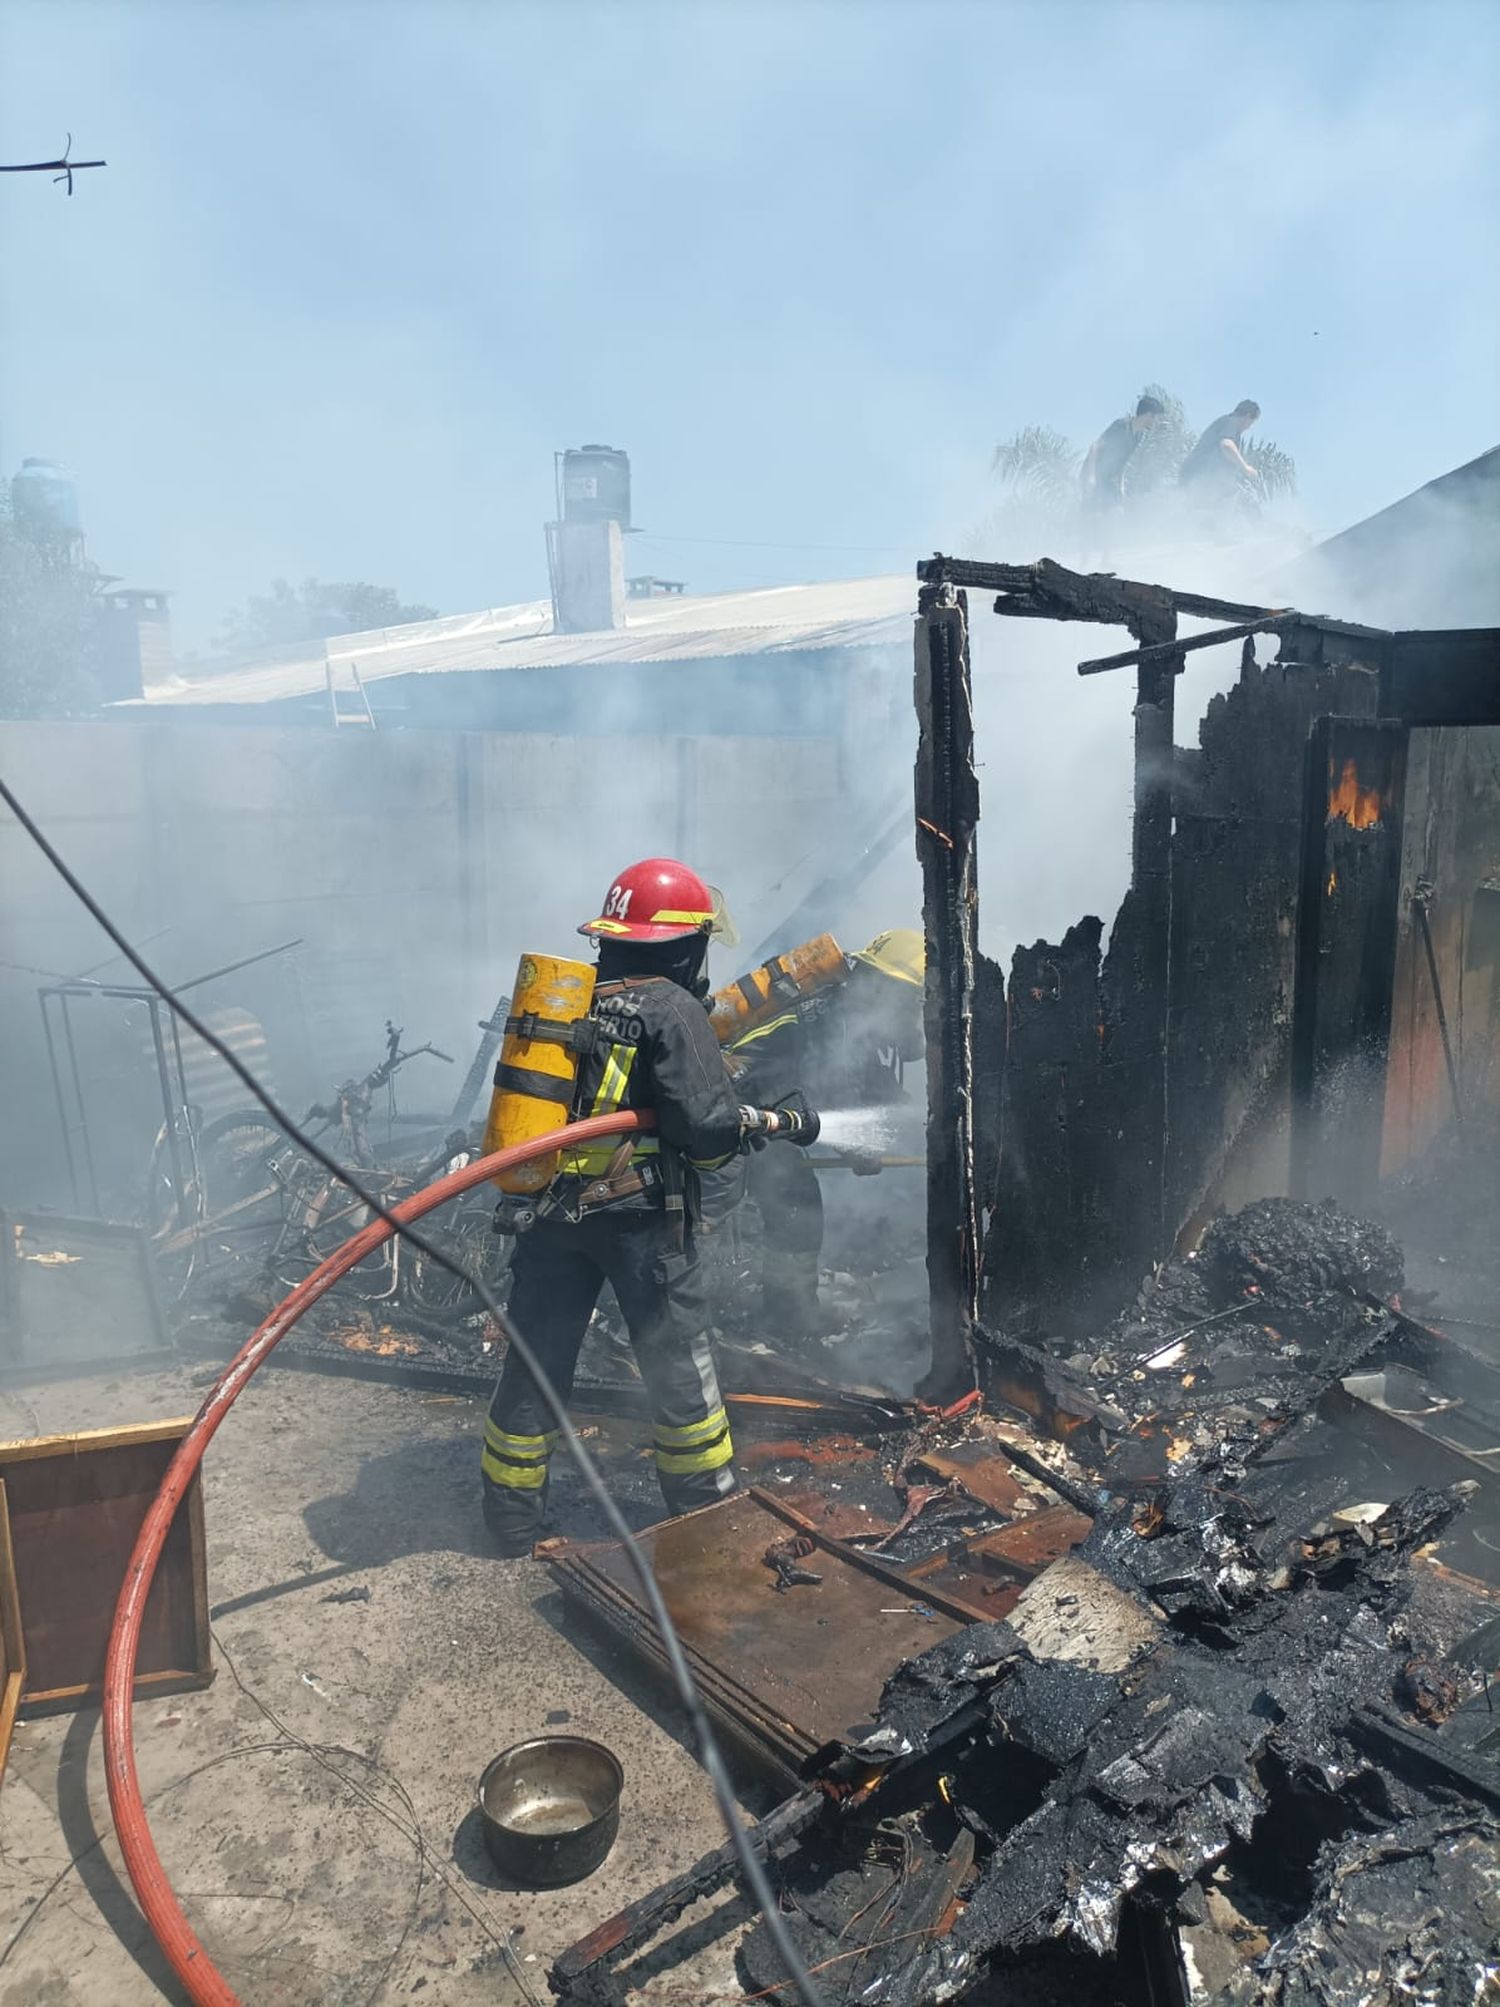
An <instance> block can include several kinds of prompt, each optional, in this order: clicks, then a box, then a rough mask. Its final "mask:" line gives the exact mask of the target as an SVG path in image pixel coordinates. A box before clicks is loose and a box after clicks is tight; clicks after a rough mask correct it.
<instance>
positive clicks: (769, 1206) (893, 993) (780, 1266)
mask: <svg viewBox="0 0 1500 2007" xmlns="http://www.w3.org/2000/svg"><path fill="white" fill-rule="evenodd" d="M847 959H848V964H849V973H848V975H847V976H846V977H845V978H844V979H843V981H841V982H836V983H834V984H831V985H829V986H828V987H826V988H823V989H818V990H815V991H813V992H812V993H811V994H810V995H808V996H806V997H801V998H798V999H797V1000H796V1001H795V1002H794V1003H792V1004H790V1005H789V1007H788V1008H787V1009H786V1010H785V1011H784V1012H782V1013H781V1014H780V1015H779V1016H777V1017H774V1018H772V1019H771V1020H770V1022H769V1023H767V1024H762V1025H760V1026H758V1027H757V1028H756V1029H754V1030H752V1031H747V1032H746V1033H744V1034H743V1036H742V1037H740V1038H738V1039H736V1040H734V1041H732V1042H731V1044H730V1045H729V1047H728V1052H729V1059H730V1066H731V1069H732V1070H733V1071H734V1074H735V1079H736V1082H737V1085H738V1087H739V1091H740V1097H741V1099H742V1100H748V1101H755V1102H759V1103H762V1104H764V1105H773V1104H775V1103H777V1102H780V1101H782V1100H784V1099H785V1097H787V1096H788V1095H789V1094H792V1093H794V1092H799V1091H800V1092H802V1093H805V1094H806V1095H807V1097H808V1099H809V1100H810V1101H811V1102H812V1104H813V1106H814V1107H817V1108H821V1109H827V1108H839V1109H871V1108H876V1107H879V1106H882V1105H889V1104H891V1103H892V1102H895V1101H899V1100H901V1099H902V1098H903V1094H902V1087H901V1072H902V1067H903V1065H904V1064H905V1063H906V1062H907V1061H909V1060H914V1059H920V1058H921V1057H922V1055H923V1052H924V1050H925V1047H924V1043H923V1034H922V985H923V975H924V970H925V967H926V947H925V943H924V942H923V939H922V936H921V935H920V934H919V933H918V932H917V931H916V929H915V928H911V927H893V928H891V929H889V930H888V931H887V932H885V933H883V934H877V935H876V936H875V938H874V940H873V941H871V943H870V945H869V946H868V947H867V948H863V949H861V950H860V952H859V953H858V954H855V955H851V956H849V957H848V958H847ZM839 1154H840V1155H841V1156H843V1157H845V1158H846V1159H847V1160H848V1161H849V1163H850V1165H851V1168H852V1169H853V1170H854V1171H855V1172H856V1173H857V1174H858V1175H861V1176H868V1175H872V1174H874V1173H875V1172H878V1171H879V1170H880V1168H881V1163H880V1157H879V1154H878V1153H877V1152H875V1151H871V1150H863V1149H843V1150H840V1151H839ZM746 1193H747V1196H748V1197H749V1198H751V1199H752V1200H753V1201H754V1203H755V1205H756V1207H757V1209H758V1211H759V1213H760V1217H761V1228H762V1236H763V1238H762V1255H761V1309H762V1313H763V1316H764V1320H765V1325H766V1328H767V1331H768V1332H769V1333H770V1335H771V1336H773V1337H776V1336H782V1337H787V1338H793V1339H795V1338H809V1337H818V1336H820V1335H822V1334H824V1333H826V1332H827V1331H828V1330H830V1329H831V1328H832V1325H833V1320H832V1319H831V1317H830V1316H829V1314H828V1312H827V1311H826V1309H825V1307H824V1305H823V1304H822V1303H821V1302H820V1300H819V1297H818V1264H819V1256H820V1255H821V1253H822V1248H823V1195H822V1192H821V1191H820V1189H819V1186H818V1174H817V1172H816V1171H815V1170H814V1169H813V1167H812V1165H811V1164H810V1163H809V1162H808V1160H807V1157H806V1155H805V1154H804V1153H803V1152H802V1151H800V1150H763V1151H760V1152H759V1153H758V1154H756V1155H754V1156H752V1157H751V1158H750V1162H749V1174H748V1178H747V1180H746Z"/></svg>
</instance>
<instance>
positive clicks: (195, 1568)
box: [0, 1421, 213, 1712]
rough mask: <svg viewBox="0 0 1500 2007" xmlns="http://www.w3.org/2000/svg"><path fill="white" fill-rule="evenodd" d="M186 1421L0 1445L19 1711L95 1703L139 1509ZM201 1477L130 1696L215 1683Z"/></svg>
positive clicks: (173, 1543) (170, 1545)
mask: <svg viewBox="0 0 1500 2007" xmlns="http://www.w3.org/2000/svg"><path fill="white" fill-rule="evenodd" d="M190 1426H191V1423H190V1422H189V1421H172V1422H148V1423H144V1424H141V1425H139V1426H135V1427H131V1428H123V1429H94V1430H89V1431H87V1432H85V1433H82V1434H77V1435H67V1436H42V1437H37V1438H35V1439H34V1440H31V1441H27V1442H15V1443H0V1479H3V1480H4V1483H5V1485H6V1489H7V1493H8V1503H9V1507H10V1526H11V1542H12V1548H13V1551H14V1555H15V1573H16V1591H17V1597H18V1600H19V1603H20V1609H21V1629H22V1635H23V1638H24V1641H25V1650H26V1660H27V1666H26V1683H25V1686H24V1688H23V1689H22V1693H21V1704H22V1706H23V1707H24V1708H26V1709H27V1710H28V1711H38V1712H41V1711H49V1710H53V1709H65V1708H70V1707H77V1706H79V1705H81V1704H82V1703H84V1702H86V1701H90V1700H94V1699H97V1698H98V1695H99V1692H100V1685H101V1681H102V1679H103V1673H104V1654H105V1648H106V1645H107V1643H108V1639H109V1629H110V1624H111V1622H112V1620H113V1617H114V1610H115V1603H116V1600H117V1599H118V1596H119V1593H120V1584H121V1582H122V1581H123V1580H124V1576H125V1569H126V1566H127V1564H128V1562H129V1559H130V1553H131V1549H132V1548H133V1547H134V1545H135V1540H136V1536H137V1534H138V1533H139V1532H140V1528H141V1522H142V1520H143V1519H144V1518H145V1515H146V1509H147V1507H148V1506H149V1504H150V1502H151V1499H152V1498H153V1496H154V1495H155V1493H156V1490H157V1488H158V1486H159V1485H160V1483H161V1479H162V1475H163V1473H164V1472H165V1470H166V1468H167V1465H168V1464H169V1463H170V1462H171V1460H172V1457H173V1454H174V1453H175V1451H176V1448H177V1445H178V1443H179V1442H180V1441H181V1440H182V1437H183V1436H184V1435H185V1434H186V1433H187V1430H188V1429H189V1427H190ZM212 1676H213V1674H212V1667H211V1664H210V1660H209V1637H208V1578H207V1569H206V1566H205V1548H204V1537H203V1497H202V1490H201V1479H200V1478H196V1477H195V1478H194V1480H193V1484H192V1488H191V1489H190V1491H189V1492H188V1495H187V1497H186V1499H185V1500H184V1501H183V1505H182V1507H181V1508H180V1509H179V1511H178V1514H177V1517H176V1519H175V1521H174V1522H173V1525H172V1528H171V1531H170V1532H169V1533H168V1535H167V1539H166V1544H165V1546H164V1548H163V1550H162V1557H161V1563H160V1566H159V1568H158V1570H157V1576H156V1581H155V1583H154V1584H153V1586H152V1590H151V1595H150V1597H149V1598H148V1600H147V1604H146V1613H145V1622H144V1624H143V1626H142V1630H141V1647H140V1656H139V1659H138V1670H137V1675H136V1686H135V1690H136V1692H137V1694H141V1693H155V1692H164V1691H173V1690H180V1689H181V1688H184V1687H193V1686H206V1685H207V1684H208V1682H209V1680H210V1679H211V1678H212Z"/></svg>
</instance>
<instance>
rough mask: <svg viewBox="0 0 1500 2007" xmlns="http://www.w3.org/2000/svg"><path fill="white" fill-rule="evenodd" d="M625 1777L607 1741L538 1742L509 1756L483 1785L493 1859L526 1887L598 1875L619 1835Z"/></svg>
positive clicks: (562, 1738)
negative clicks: (605, 1743) (616, 1836)
mask: <svg viewBox="0 0 1500 2007" xmlns="http://www.w3.org/2000/svg"><path fill="white" fill-rule="evenodd" d="M624 1784H625V1773H624V1771H623V1770H622V1769H621V1768H620V1765H619V1762H618V1760H617V1759H616V1758H615V1756H614V1755H613V1754H612V1753H611V1752H610V1751H609V1750H608V1749H606V1748H605V1747H604V1745H603V1743H601V1742H590V1741H588V1740H587V1739H586V1738H585V1737H584V1736H581V1735H538V1736H534V1737H533V1738H532V1740H531V1741H530V1742H518V1743H516V1744H515V1746H514V1747H513V1748H511V1749H507V1750H504V1751H502V1753H501V1754H500V1755H499V1756H497V1757H496V1758H495V1760H494V1762H493V1763H491V1764H490V1765H489V1767H488V1768H487V1769H486V1771H485V1773H484V1775H483V1776H482V1777H481V1778H480V1780H479V1816H480V1819H481V1820H482V1821H483V1824H484V1843H485V1845H486V1846H487V1847H488V1848H489V1851H490V1859H491V1860H492V1861H493V1862H494V1863H495V1866H496V1867H497V1868H499V1870H500V1871H501V1873H502V1874H504V1875H506V1876H508V1877H509V1879H510V1880H511V1881H515V1882H520V1883H521V1884H522V1885H523V1886H524V1887H526V1888H539V1889H542V1888H561V1887H562V1886H563V1885H564V1884H565V1883H567V1882H579V1881H582V1880H583V1878H584V1876H585V1875H591V1874H592V1873H593V1872H594V1870H595V1868H597V1867H598V1866H599V1864H600V1862H601V1861H603V1860H604V1858H605V1856H606V1855H607V1854H608V1852H609V1850H610V1848H611V1847H612V1846H613V1845H614V1843H615V1835H616V1834H617V1833H618V1832H619V1830H620V1793H621V1791H622V1790H623V1788H624Z"/></svg>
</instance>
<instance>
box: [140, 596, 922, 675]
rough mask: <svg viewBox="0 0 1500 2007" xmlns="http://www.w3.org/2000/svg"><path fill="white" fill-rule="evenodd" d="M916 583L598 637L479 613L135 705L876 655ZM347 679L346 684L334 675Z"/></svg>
mask: <svg viewBox="0 0 1500 2007" xmlns="http://www.w3.org/2000/svg"><path fill="white" fill-rule="evenodd" d="M916 596H917V589H916V583H915V581H914V579H912V578H910V577H907V576H902V577H897V578H862V579H837V580H834V581H832V582H830V583H826V584H821V585H777V586H766V587H763V588H761V589H759V590H757V591H754V592H720V593H708V594H703V595H700V596H697V597H689V596H687V595H686V594H683V595H681V596H671V597H663V598H661V599H633V600H627V602H626V606H625V625H624V627H622V628H618V629H612V630H606V631H605V632H603V633H598V634H554V633H553V631H552V609H551V606H550V605H549V603H548V602H547V601H546V600H534V601H530V602H528V603H526V604H524V605H521V606H502V607H496V608H493V609H491V610H490V611H489V612H485V613H465V614H454V615H451V616H448V617H446V618H444V619H441V620H421V621H415V622H413V623H412V625H410V626H409V627H385V628H378V629H376V630H375V631H374V632H372V633H369V634H341V635H337V636H335V637H334V638H333V639H331V640H329V641H328V642H326V643H324V644H322V645H321V646H318V647H309V648H308V649H307V650H305V651H300V652H294V651H288V650H286V649H282V650H278V651H277V654H276V656H275V657H269V656H268V657H267V658H266V659H265V660H263V661H259V662H257V661H245V662H240V663H237V664H236V665H235V666H234V667H233V668H229V669H224V670H221V671H220V672H219V673H218V674H217V675H203V676H195V677H187V676H181V677H178V678H175V679H173V680H172V681H171V682H168V683H164V684H162V685H160V686H159V687H157V688H155V689H153V690H151V691H150V692H149V693H148V694H147V696H146V697H145V698H144V699H143V700H142V701H143V702H145V703H148V704H152V705H158V704H266V703H273V702H277V701H280V700H284V699H286V698H291V697H308V696H314V695H316V694H317V693H318V692H319V691H321V690H325V689H326V688H327V682H328V670H329V668H330V667H331V668H332V670H333V673H334V681H335V683H339V684H342V685H344V686H349V685H350V683H351V679H350V677H349V676H348V674H347V670H348V667H349V665H351V664H352V665H353V666H354V667H355V668H357V669H358V671H359V675H360V679H361V681H362V682H364V683H367V684H368V683H375V682H379V681H381V680H383V679H384V678H386V677H390V676H419V675H432V674H438V673H443V674H447V673H451V672H455V671H459V672H461V671H466V670H498V669H559V668H582V667H587V666H588V665H590V664H593V663H599V664H606V663H621V662H691V661H700V660H704V659H706V658H711V657H714V656H720V655H774V654H782V653H787V652H791V651H797V650H804V649H821V648H875V647H880V646H882V645H884V644H886V643H889V642H906V641H908V640H909V639H910V635H911V621H912V615H913V613H914V612H915V609H916ZM341 672H343V673H341Z"/></svg>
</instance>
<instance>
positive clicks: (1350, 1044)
mask: <svg viewBox="0 0 1500 2007" xmlns="http://www.w3.org/2000/svg"><path fill="white" fill-rule="evenodd" d="M1406 741H1407V727H1406V726H1405V725H1404V724H1399V723H1393V722H1390V721H1387V720H1365V719H1352V718H1320V719H1318V720H1317V722H1316V724H1315V725H1314V727H1313V731H1312V735H1311V737H1310V739H1309V741H1308V748H1307V767H1306V791H1305V797H1304V808H1303V822H1302V871H1301V887H1300V894H1299V898H1298V907H1297V963H1296V983H1295V989H1294V993H1293V1006H1292V1039H1291V1063H1292V1176H1293V1181H1294V1188H1295V1190H1296V1192H1297V1194H1298V1196H1300V1197H1303V1198H1320V1197H1322V1196H1324V1195H1325V1194H1327V1193H1332V1194H1333V1195H1334V1196H1336V1197H1337V1198H1339V1199H1341V1200H1342V1201H1343V1202H1344V1203H1345V1204H1347V1205H1350V1206H1358V1205H1359V1204H1361V1203H1362V1202H1363V1201H1364V1200H1366V1199H1367V1198H1368V1197H1369V1196H1370V1195H1371V1193H1372V1192H1373V1190H1374V1187H1375V1185H1376V1182H1377V1180H1378V1177H1379V1171H1380V1144H1381V1128H1382V1124H1383V1121H1384V1115H1385V1075H1386V1066H1387V1058H1388V1052H1389V1046H1390V1031H1391V1001H1392V991H1393V987H1394V981H1395V940H1396V920H1397V913H1398V907H1399V898H1400V886H1401V838H1402V803H1403V796H1404V791H1405V778H1406Z"/></svg>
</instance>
